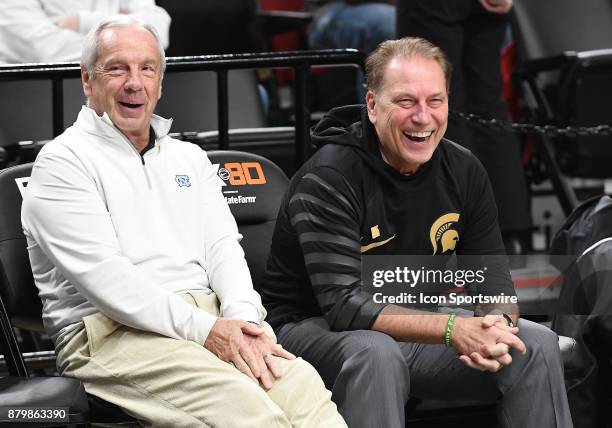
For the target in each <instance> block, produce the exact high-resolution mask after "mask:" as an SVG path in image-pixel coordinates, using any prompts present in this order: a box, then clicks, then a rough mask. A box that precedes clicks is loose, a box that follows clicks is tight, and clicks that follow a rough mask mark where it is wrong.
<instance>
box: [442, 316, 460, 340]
mask: <svg viewBox="0 0 612 428" xmlns="http://www.w3.org/2000/svg"><path fill="white" fill-rule="evenodd" d="M456 317H457V315H455V314H450V316H449V317H448V321H446V330H445V331H444V344H445V345H446V346H448V347H450V346H452V343H451V339H452V337H453V328H454V327H455V318H456Z"/></svg>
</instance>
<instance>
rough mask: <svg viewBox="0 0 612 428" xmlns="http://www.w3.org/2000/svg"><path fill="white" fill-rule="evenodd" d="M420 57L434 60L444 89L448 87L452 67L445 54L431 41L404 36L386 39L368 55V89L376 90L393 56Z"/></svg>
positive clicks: (366, 65)
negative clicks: (442, 79)
mask: <svg viewBox="0 0 612 428" xmlns="http://www.w3.org/2000/svg"><path fill="white" fill-rule="evenodd" d="M415 56H418V57H421V58H425V59H431V60H434V61H436V62H437V63H438V64H439V65H440V68H441V69H442V73H443V74H444V80H445V83H446V91H447V92H448V91H449V89H450V81H451V74H452V70H453V67H452V65H451V63H450V61H449V60H448V57H447V56H446V54H445V53H444V52H443V51H442V49H440V48H439V47H437V46H436V45H434V44H433V43H431V42H429V41H427V40H425V39H421V38H419V37H404V38H403V39H399V40H386V41H384V42H382V43H381V44H380V45H378V47H377V48H376V49H375V50H374V52H372V53H371V54H370V56H368V58H367V59H366V63H365V69H366V83H367V87H368V89H370V90H371V91H373V92H376V91H378V90H379V89H380V88H381V86H382V82H383V78H384V76H385V71H386V68H387V65H388V64H389V63H390V62H391V60H393V59H395V58H398V57H400V58H412V57H415Z"/></svg>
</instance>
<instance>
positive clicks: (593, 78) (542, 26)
mask: <svg viewBox="0 0 612 428" xmlns="http://www.w3.org/2000/svg"><path fill="white" fill-rule="evenodd" d="M512 30H513V34H514V39H515V43H516V47H517V56H518V60H519V72H518V73H517V77H518V80H519V82H520V84H521V89H522V91H523V96H524V100H525V103H526V105H527V107H528V110H529V112H530V114H531V116H532V117H531V118H532V119H533V120H534V121H535V122H537V123H542V124H549V125H555V126H558V127H567V126H592V125H599V124H612V118H611V117H610V115H609V114H608V108H609V103H610V99H611V98H612V3H611V2H610V1H609V0H584V1H580V2H577V1H575V0H537V1H533V0H515V1H514V8H513V11H512ZM602 131H603V130H602ZM537 142H538V150H539V152H540V154H541V155H542V158H543V160H544V161H545V164H546V168H547V171H548V174H549V176H550V178H551V180H552V182H553V185H554V187H555V191H556V193H557V195H558V197H559V199H560V202H561V205H562V207H563V209H564V211H565V214H566V215H569V213H570V212H571V211H572V210H573V209H574V208H575V207H576V205H577V198H576V195H575V193H574V189H572V187H571V186H570V184H569V182H568V181H567V179H566V178H567V177H568V176H569V177H586V178H605V177H612V168H610V167H609V163H610V161H612V135H610V134H609V133H608V134H607V135H566V136H559V137H555V138H551V137H549V136H540V137H539V138H538V139H537Z"/></svg>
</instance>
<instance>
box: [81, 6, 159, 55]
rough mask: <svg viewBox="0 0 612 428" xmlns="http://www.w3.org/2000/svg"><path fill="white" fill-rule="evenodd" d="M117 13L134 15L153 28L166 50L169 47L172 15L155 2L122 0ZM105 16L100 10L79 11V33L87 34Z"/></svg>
mask: <svg viewBox="0 0 612 428" xmlns="http://www.w3.org/2000/svg"><path fill="white" fill-rule="evenodd" d="M117 13H124V14H128V15H132V16H134V17H135V18H138V19H140V20H141V21H143V22H145V23H147V24H149V25H151V26H153V27H154V28H155V30H157V34H158V35H159V39H160V41H161V43H162V46H163V47H164V49H166V48H167V47H168V44H169V32H170V21H171V19H170V15H168V12H166V11H165V9H163V8H161V7H159V6H156V5H155V2H154V1H153V0H120V5H119V10H118V11H117ZM105 16H106V13H105V12H104V11H99V10H82V11H79V33H81V34H83V35H85V34H87V33H88V32H89V30H91V29H92V28H93V27H94V26H95V25H96V24H97V23H98V22H99V21H100V20H101V19H102V18H104V17H105Z"/></svg>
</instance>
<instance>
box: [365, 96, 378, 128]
mask: <svg viewBox="0 0 612 428" xmlns="http://www.w3.org/2000/svg"><path fill="white" fill-rule="evenodd" d="M365 100H366V107H367V108H368V118H370V122H372V124H375V123H376V112H375V111H374V107H376V97H375V96H374V92H372V91H371V90H368V92H367V93H366V96H365Z"/></svg>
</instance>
